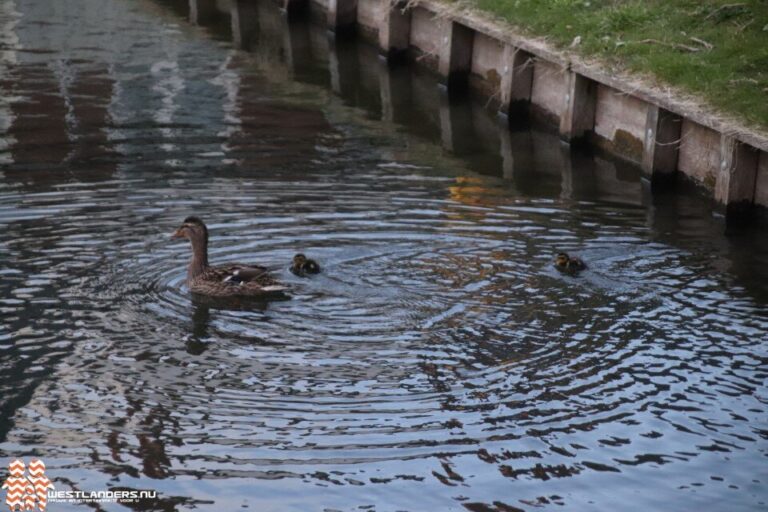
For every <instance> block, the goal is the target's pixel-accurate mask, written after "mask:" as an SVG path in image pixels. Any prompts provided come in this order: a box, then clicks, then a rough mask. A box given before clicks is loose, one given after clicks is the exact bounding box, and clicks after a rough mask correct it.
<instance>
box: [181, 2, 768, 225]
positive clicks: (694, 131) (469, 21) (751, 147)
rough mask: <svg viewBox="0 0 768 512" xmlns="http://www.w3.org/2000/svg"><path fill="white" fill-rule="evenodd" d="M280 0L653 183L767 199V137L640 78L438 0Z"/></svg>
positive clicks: (740, 214) (747, 209) (738, 206)
mask: <svg viewBox="0 0 768 512" xmlns="http://www.w3.org/2000/svg"><path fill="white" fill-rule="evenodd" d="M205 1H210V0H190V2H191V3H196V2H205ZM233 1H238V2H241V3H242V2H243V1H253V2H257V1H259V0H233ZM279 1H280V2H281V3H282V5H283V7H284V8H285V10H286V11H287V12H288V13H289V14H290V13H291V12H300V11H302V10H306V9H308V8H311V10H314V11H318V12H321V13H323V14H324V15H325V17H326V19H327V22H328V27H329V29H330V31H331V32H332V33H337V34H339V35H340V34H343V33H349V32H350V31H351V30H353V31H355V32H356V33H357V34H358V35H360V36H362V37H364V38H366V39H367V40H369V41H371V42H374V43H375V44H377V45H378V46H379V48H380V54H381V55H382V56H383V57H384V58H386V59H387V60H388V61H390V62H391V63H394V62H396V61H397V60H399V59H401V58H403V57H405V58H407V59H409V60H412V61H415V62H417V63H418V64H420V65H423V66H425V67H427V68H429V69H432V70H433V71H435V72H437V73H438V74H439V76H440V78H441V80H442V82H443V83H444V84H445V86H446V87H447V88H448V92H449V93H453V92H461V91H463V90H465V89H466V88H467V87H469V88H472V89H474V90H476V91H478V92H479V93H480V94H482V95H484V96H486V97H487V98H489V99H490V101H489V102H488V103H489V104H491V105H493V106H494V107H495V108H497V109H498V110H499V113H500V114H502V115H503V116H508V118H509V120H510V121H511V122H515V121H517V120H518V119H521V118H525V119H527V118H528V117H531V118H533V119H534V121H536V122H538V123H544V124H546V125H549V126H550V127H551V128H552V130H553V131H555V132H556V133H557V134H558V135H559V137H560V139H561V140H563V141H565V142H568V143H572V142H576V141H586V142H588V143H590V144H593V145H596V146H598V147H600V148H602V149H603V150H606V151H608V152H610V153H612V154H614V155H617V156H620V157H621V158H624V159H626V160H629V161H631V162H634V163H636V164H637V165H639V166H640V167H642V169H643V171H644V173H645V174H646V176H647V177H648V178H649V179H650V180H651V182H652V183H654V184H659V185H661V184H663V183H667V182H669V181H670V180H669V178H670V177H672V176H675V175H676V174H677V173H681V174H683V175H685V176H687V177H688V178H690V179H691V180H692V181H694V182H695V183H697V184H698V185H700V186H701V187H702V188H704V189H706V191H708V193H709V194H711V195H712V197H713V198H714V199H715V200H716V202H717V203H718V204H719V205H720V206H721V207H724V210H725V212H726V214H727V216H728V217H731V218H744V215H745V214H748V213H751V211H752V208H751V207H752V206H753V205H759V206H762V207H765V208H768V138H766V137H764V136H762V135H760V134H756V133H754V132H750V131H747V130H733V128H732V127H730V126H727V125H725V124H724V123H723V122H722V121H720V120H719V119H718V118H717V117H715V116H713V115H710V114H707V113H702V112H699V111H693V112H691V111H689V110H688V108H687V106H686V105H684V104H682V103H680V102H675V100H674V99H673V98H670V97H668V96H666V95H661V94H660V93H659V92H657V91H655V90H651V89H649V88H647V87H644V86H643V85H642V84H638V83H635V82H632V80H631V78H627V77H624V78H621V77H617V76H615V75H614V74H608V73H606V72H605V71H604V70H603V69H601V68H599V67H597V66H594V65H591V64H588V63H585V62H583V61H581V60H577V59H575V58H574V57H572V56H568V55H566V54H564V53H562V52H559V51H556V50H553V49H552V48H550V47H549V46H547V45H545V44H544V43H541V42H539V41H536V40H530V39H527V38H525V37H523V36H520V35H519V34H515V33H514V32H512V31H511V30H510V29H508V28H507V27H504V26H501V25H499V24H498V23H494V22H491V21H488V20H486V19H484V18H481V17H479V16H477V15H475V14H468V13H466V12H455V11H452V10H451V9H450V8H448V6H447V5H446V4H442V3H440V2H438V1H436V0H415V1H411V2H409V3H408V4H405V3H393V2H390V0H279ZM310 4H311V5H310ZM190 11H192V9H190Z"/></svg>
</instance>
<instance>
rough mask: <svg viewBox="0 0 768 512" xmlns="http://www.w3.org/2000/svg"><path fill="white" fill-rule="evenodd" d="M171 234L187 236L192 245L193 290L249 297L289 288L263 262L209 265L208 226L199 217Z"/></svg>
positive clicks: (189, 273) (190, 274) (189, 272)
mask: <svg viewBox="0 0 768 512" xmlns="http://www.w3.org/2000/svg"><path fill="white" fill-rule="evenodd" d="M171 238H186V239H188V240H189V242H190V244H191V245H192V260H190V262H189V266H188V267H187V286H189V289H190V290H191V291H192V293H199V294H201V295H207V296H209V297H247V296H259V295H264V294H268V293H275V292H281V291H283V290H285V289H286V287H284V286H281V285H280V283H278V282H277V281H276V280H275V279H274V278H272V277H271V276H270V275H269V273H268V272H267V269H266V268H265V267H262V266H259V265H244V264H241V263H233V264H229V265H222V266H219V267H211V266H209V265H208V228H206V227H205V223H204V222H203V221H202V220H200V219H199V218H198V217H187V218H186V219H184V223H183V224H182V225H181V226H179V228H178V229H177V230H176V231H175V232H174V233H173V235H171Z"/></svg>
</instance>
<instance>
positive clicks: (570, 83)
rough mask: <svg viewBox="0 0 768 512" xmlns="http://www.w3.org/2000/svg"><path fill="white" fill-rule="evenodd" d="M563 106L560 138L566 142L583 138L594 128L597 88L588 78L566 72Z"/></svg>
mask: <svg viewBox="0 0 768 512" xmlns="http://www.w3.org/2000/svg"><path fill="white" fill-rule="evenodd" d="M566 77H567V84H566V92H565V98H564V101H565V106H564V108H563V113H562V114H561V116H560V138H561V139H563V140H564V141H566V142H571V141H575V140H577V139H580V138H583V137H584V136H585V135H586V134H587V132H589V131H592V130H594V128H595V104H596V102H597V86H596V84H595V82H593V81H592V80H590V79H589V78H587V77H585V76H583V75H580V74H578V73H575V72H573V71H570V70H569V71H568V72H567V74H566Z"/></svg>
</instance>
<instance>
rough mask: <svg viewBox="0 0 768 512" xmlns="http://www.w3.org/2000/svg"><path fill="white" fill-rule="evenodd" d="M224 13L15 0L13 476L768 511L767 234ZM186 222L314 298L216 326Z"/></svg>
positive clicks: (205, 495)
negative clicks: (42, 466) (728, 224)
mask: <svg viewBox="0 0 768 512" xmlns="http://www.w3.org/2000/svg"><path fill="white" fill-rule="evenodd" d="M192 3H193V4H194V3H195V2H192ZM210 5H213V7H215V9H214V8H212V7H210ZM210 5H209V7H206V8H205V9H202V10H197V11H196V13H195V12H190V10H189V5H188V3H187V2H186V1H170V0H162V1H160V0H158V1H149V0H130V1H118V0H107V1H101V0H100V1H97V0H62V1H57V2H53V3H52V2H48V1H45V0H0V45H2V46H0V70H1V73H0V91H1V92H2V94H0V164H2V167H1V168H0V224H1V225H2V230H0V254H2V263H3V264H2V268H0V292H1V293H0V297H1V298H0V311H1V312H2V318H3V322H2V329H1V330H0V368H1V369H2V372H0V397H1V398H0V452H2V453H1V454H2V455H3V456H6V457H12V456H23V457H29V456H31V455H32V454H34V455H37V456H40V457H42V458H44V459H45V461H46V464H47V467H48V473H49V474H50V475H51V476H52V477H53V478H54V479H55V484H56V485H57V488H58V489H69V488H75V489H84V490H100V489H104V488H106V487H115V488H128V489H157V490H158V492H159V498H158V501H157V502H156V503H153V504H144V506H145V508H147V507H148V508H156V509H163V510H173V509H179V510H181V509H189V508H193V507H194V508H200V509H205V510H225V509H226V510H229V509H233V508H240V507H242V508H255V509H257V510H324V509H331V510H334V509H338V510H362V509H373V508H376V509H381V510H425V509H428V508H430V507H431V508H434V509H435V510H447V509H462V508H463V509H467V510H473V511H482V510H530V509H534V508H539V507H544V508H555V506H556V505H568V506H570V507H572V508H575V509H579V510H580V509H600V510H612V509H616V508H620V507H623V506H625V505H626V503H627V502H631V503H633V504H637V507H641V508H646V509H652V510H661V509H663V510H691V509H693V508H696V507H699V508H703V509H709V508H711V504H712V503H714V502H717V503H718V507H720V508H723V509H725V508H728V509H729V510H755V509H757V508H760V507H765V501H766V492H765V481H766V479H768V475H767V474H766V469H765V454H766V448H767V445H766V437H768V430H766V428H765V425H766V414H765V402H766V396H767V395H766V392H767V389H766V385H765V376H766V361H767V359H766V356H767V354H766V347H765V342H764V340H765V339H766V337H767V336H766V333H767V331H768V316H767V315H766V311H767V310H766V302H767V301H768V284H767V283H768V280H767V279H766V277H767V275H766V274H767V272H766V261H768V243H766V239H765V237H764V236H762V234H761V233H760V232H759V231H743V232H736V233H724V231H723V226H722V222H721V220H720V219H717V218H714V217H712V216H711V215H710V214H709V213H708V212H709V207H708V205H707V204H705V203H704V201H703V200H701V199H699V198H698V197H696V196H695V195H690V194H677V195H669V196H658V195H657V196H653V197H652V196H651V195H650V194H649V193H648V191H647V190H646V188H645V187H644V186H643V183H642V181H641V180H640V176H639V174H638V172H637V171H636V170H635V169H633V168H631V167H627V166H625V165H623V164H620V163H616V162H614V161H610V160H607V159H604V158H602V157H599V156H594V155H589V154H580V153H571V152H570V150H569V149H568V148H566V147H563V146H561V145H560V143H559V142H558V140H557V138H556V137H554V136H552V135H549V134H547V133H544V132H539V131H529V130H523V131H513V132H509V131H506V130H500V129H499V126H498V121H497V120H496V119H495V116H494V115H493V114H491V113H489V112H487V111H486V110H484V109H483V108H482V105H478V104H474V103H472V102H456V101H453V100H449V99H448V98H447V97H445V96H444V95H443V94H442V93H441V91H440V90H439V88H437V87H436V85H435V80H434V78H433V77H431V76H429V75H428V74H423V73H420V72H414V71H413V70H409V69H407V68H399V69H393V70H389V69H387V67H386V66H385V65H383V64H381V63H379V62H378V61H377V59H376V57H375V51H374V50H373V49H372V48H369V47H366V46H364V45H355V44H342V43H338V44H337V43H333V42H329V40H328V38H327V35H326V32H325V30H324V29H323V28H321V27H316V26H313V25H310V24H307V23H292V24H291V25H290V26H289V25H288V24H287V22H286V19H285V17H283V16H281V14H280V12H279V11H278V9H277V8H276V7H275V6H274V5H272V4H271V3H268V2H244V1H232V2H215V3H211V4H210ZM198 7H199V6H198ZM190 17H191V19H192V21H193V22H194V23H190V22H189V21H188V20H189V19H190ZM238 48H240V49H238ZM191 213H194V214H197V215H199V216H201V217H203V218H204V219H206V220H207V221H208V222H209V227H210V230H211V244H212V247H211V259H212V260H213V261H215V262H220V263H223V262H234V261H249V262H250V261H254V262H261V263H263V264H265V265H268V266H269V267H270V268H271V269H272V270H273V271H274V273H275V274H276V275H277V276H278V277H279V278H280V279H282V280H283V281H285V282H286V283H288V284H289V285H290V286H291V288H292V291H291V295H292V297H291V300H288V301H276V302H271V303H254V304H224V305H223V304H221V303H211V302H208V301H205V300H198V299H194V298H192V297H190V296H189V295H188V293H187V291H186V289H185V288H184V285H183V281H184V272H185V263H186V259H187V258H188V256H189V249H188V247H186V245H184V244H183V243H177V242H172V241H170V240H169V239H168V234H169V233H170V231H171V230H172V229H173V228H174V227H175V226H177V225H178V222H179V220H180V219H183V218H184V217H185V216H186V215H188V214H191ZM299 249H301V250H302V251H305V252H307V253H310V254H312V255H313V256H314V257H316V258H317V259H318V260H319V261H320V262H321V264H322V265H323V268H324V273H323V274H320V275H319V276H315V277H313V278H311V279H302V278H298V277H295V276H293V275H292V274H291V273H290V272H289V271H288V270H287V266H288V262H289V261H290V258H291V256H292V255H293V254H294V253H295V252H297V250H299ZM558 250H567V251H569V252H573V253H576V254H579V255H581V256H582V257H583V258H584V259H585V260H587V261H588V263H589V264H590V270H589V271H587V272H585V273H583V274H582V275H581V276H579V277H577V278H573V277H569V276H564V275H561V274H559V273H557V272H556V271H554V270H553V269H552V268H551V266H550V263H549V262H550V260H551V258H552V255H553V254H554V253H555V252H556V251H558ZM721 503H722V504H723V505H722V506H720V505H719V504H721ZM68 507H70V508H74V507H75V506H74V505H72V506H68V505H65V504H57V510H66V509H68ZM104 507H105V508H108V509H112V508H114V509H117V508H122V507H121V506H118V505H108V504H107V505H104Z"/></svg>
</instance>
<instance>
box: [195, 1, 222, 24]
mask: <svg viewBox="0 0 768 512" xmlns="http://www.w3.org/2000/svg"><path fill="white" fill-rule="evenodd" d="M215 12H216V1H215V0H189V21H190V23H194V24H195V25H201V24H202V23H203V22H204V21H205V20H207V19H210V18H211V16H213V15H214V13H215Z"/></svg>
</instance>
